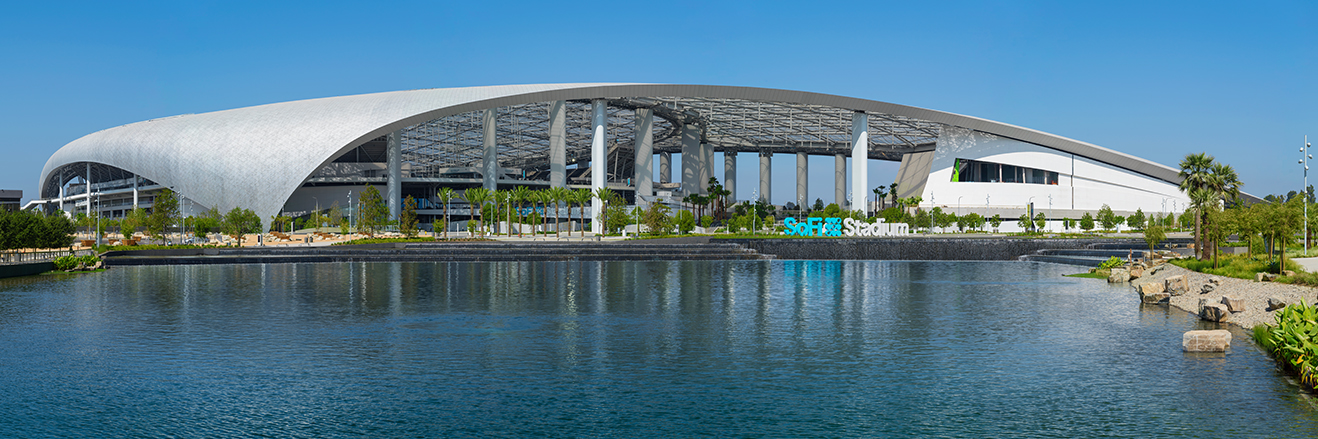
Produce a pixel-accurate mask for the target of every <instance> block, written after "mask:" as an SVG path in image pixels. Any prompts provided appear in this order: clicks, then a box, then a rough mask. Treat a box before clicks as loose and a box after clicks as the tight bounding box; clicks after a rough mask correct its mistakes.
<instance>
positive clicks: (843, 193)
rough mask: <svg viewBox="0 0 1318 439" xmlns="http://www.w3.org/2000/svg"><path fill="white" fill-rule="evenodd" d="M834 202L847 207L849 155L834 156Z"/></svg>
mask: <svg viewBox="0 0 1318 439" xmlns="http://www.w3.org/2000/svg"><path fill="white" fill-rule="evenodd" d="M833 202H834V203H837V205H838V207H841V208H843V209H845V208H847V156H846V155H845V154H837V155H834V156H833Z"/></svg>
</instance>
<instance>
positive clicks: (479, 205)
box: [462, 187, 490, 234]
mask: <svg viewBox="0 0 1318 439" xmlns="http://www.w3.org/2000/svg"><path fill="white" fill-rule="evenodd" d="M462 198H465V199H467V205H468V206H470V208H471V210H472V212H475V213H476V214H477V215H480V219H479V220H477V222H476V224H479V225H480V226H481V229H480V230H481V232H482V234H484V232H485V228H484V227H485V203H486V202H487V201H489V200H490V190H489V189H486V188H483V187H474V188H470V189H467V190H465V191H463V192H462Z"/></svg>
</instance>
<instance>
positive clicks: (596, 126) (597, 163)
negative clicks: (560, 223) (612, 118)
mask: <svg viewBox="0 0 1318 439" xmlns="http://www.w3.org/2000/svg"><path fill="white" fill-rule="evenodd" d="M590 106H591V110H592V113H593V115H592V117H591V118H590V128H591V130H590V131H591V133H593V134H592V135H591V139H590V190H591V191H599V190H600V189H601V188H603V187H604V183H605V178H604V177H605V175H606V173H607V172H608V169H609V164H608V159H607V156H606V155H605V150H604V144H605V141H606V139H605V138H604V136H605V135H606V134H607V133H608V131H607V130H605V123H607V118H606V117H605V110H606V109H607V108H608V105H607V104H606V103H605V102H604V100H603V99H596V100H593V101H591V102H590ZM603 210H604V203H603V202H601V201H600V199H599V198H592V199H591V201H590V231H591V232H594V233H597V234H598V233H603V232H604V224H603V223H602V222H601V221H602V218H603V217H604V215H603V214H604V212H603Z"/></svg>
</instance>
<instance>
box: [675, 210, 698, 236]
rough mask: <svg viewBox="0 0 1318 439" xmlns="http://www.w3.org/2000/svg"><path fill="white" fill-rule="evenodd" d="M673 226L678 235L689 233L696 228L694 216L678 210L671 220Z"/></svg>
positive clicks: (688, 212)
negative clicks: (675, 227)
mask: <svg viewBox="0 0 1318 439" xmlns="http://www.w3.org/2000/svg"><path fill="white" fill-rule="evenodd" d="M673 224H674V225H676V226H677V232H678V233H681V234H683V235H685V234H687V233H691V231H692V230H695V228H696V215H695V214H693V213H691V211H689V210H679V211H677V215H676V216H675V217H674V218H673Z"/></svg>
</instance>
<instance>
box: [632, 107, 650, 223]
mask: <svg viewBox="0 0 1318 439" xmlns="http://www.w3.org/2000/svg"><path fill="white" fill-rule="evenodd" d="M635 139H636V154H635V156H636V162H635V163H634V164H633V166H632V169H633V171H634V172H635V175H636V176H635V179H634V180H633V182H634V184H635V185H636V186H635V187H636V205H638V206H639V205H641V203H642V200H644V201H646V202H648V201H653V200H654V165H653V163H652V162H653V161H654V110H651V109H649V108H638V109H636V137H635Z"/></svg>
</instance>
